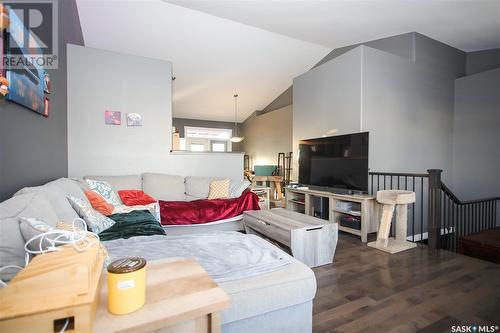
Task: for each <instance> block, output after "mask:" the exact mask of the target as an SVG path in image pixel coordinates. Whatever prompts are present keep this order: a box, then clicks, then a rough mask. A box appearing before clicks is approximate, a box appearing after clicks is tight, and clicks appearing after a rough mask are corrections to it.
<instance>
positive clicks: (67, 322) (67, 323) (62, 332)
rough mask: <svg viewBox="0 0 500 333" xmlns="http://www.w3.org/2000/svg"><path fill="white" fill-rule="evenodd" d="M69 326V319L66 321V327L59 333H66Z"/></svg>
mask: <svg viewBox="0 0 500 333" xmlns="http://www.w3.org/2000/svg"><path fill="white" fill-rule="evenodd" d="M68 325H69V318H68V319H66V322H65V323H64V326H63V328H62V329H61V330H60V331H59V333H64V332H65V331H66V329H67V328H68Z"/></svg>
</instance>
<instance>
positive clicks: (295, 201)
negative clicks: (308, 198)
mask: <svg viewBox="0 0 500 333" xmlns="http://www.w3.org/2000/svg"><path fill="white" fill-rule="evenodd" d="M288 201H289V202H292V203H294V204H297V205H305V204H306V203H305V202H304V201H299V200H294V199H288Z"/></svg>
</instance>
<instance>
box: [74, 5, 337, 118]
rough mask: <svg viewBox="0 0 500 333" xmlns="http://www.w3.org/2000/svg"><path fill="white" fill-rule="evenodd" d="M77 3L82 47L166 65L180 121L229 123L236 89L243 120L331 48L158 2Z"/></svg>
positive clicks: (174, 104)
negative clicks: (170, 66) (170, 72)
mask: <svg viewBox="0 0 500 333" xmlns="http://www.w3.org/2000/svg"><path fill="white" fill-rule="evenodd" d="M77 4H78V11H79V15H80V21H81V25H82V30H83V35H84V40H85V45H86V46H90V47H96V48H101V49H107V50H111V51H116V52H122V53H127V54H134V55H139V56H145V57H151V58H157V59H163V60H168V61H171V62H172V64H173V71H174V76H175V77H176V80H175V81H174V84H173V87H174V88H173V113H174V116H175V117H180V118H192V119H205V120H219V121H234V98H233V94H234V93H235V92H237V93H238V94H239V98H238V120H239V121H243V120H245V119H246V118H247V117H248V116H249V115H250V114H251V113H252V112H254V111H255V110H260V109H262V108H264V107H265V106H266V105H267V104H269V103H270V102H271V101H272V100H273V99H274V98H275V97H276V96H278V95H279V94H280V93H281V92H282V91H283V90H285V89H286V88H288V87H289V86H290V84H291V83H292V80H293V78H294V77H295V76H297V75H300V74H302V73H304V72H305V71H307V70H308V69H309V68H311V67H312V66H313V65H314V64H315V63H317V62H318V61H319V60H320V59H321V58H322V57H323V56H325V55H326V54H327V53H328V52H329V51H331V49H330V48H328V47H325V46H321V45H317V44H313V43H309V42H305V41H302V40H298V39H294V38H291V37H288V36H285V35H281V34H277V33H273V32H269V31H266V30H262V29H259V28H256V27H252V26H249V25H245V24H242V23H238V22H234V21H231V20H228V19H224V18H219V17H216V16H213V15H209V14H205V13H202V12H199V11H195V10H192V9H187V8H184V7H180V6H176V5H173V4H170V3H167V2H164V1H161V0H141V1H139V0H135V1H134V0H133V1H118V0H115V1H102V0H99V1H89V0H78V2H77ZM123 70H127V69H126V68H124V69H123Z"/></svg>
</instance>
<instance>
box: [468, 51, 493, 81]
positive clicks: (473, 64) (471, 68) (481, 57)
mask: <svg viewBox="0 0 500 333" xmlns="http://www.w3.org/2000/svg"><path fill="white" fill-rule="evenodd" d="M497 67H500V49H491V50H483V51H476V52H468V53H467V66H466V74H467V75H472V74H476V73H479V72H483V71H487V70H490V69H494V68H497Z"/></svg>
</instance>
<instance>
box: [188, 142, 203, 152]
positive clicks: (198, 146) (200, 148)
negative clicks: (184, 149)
mask: <svg viewBox="0 0 500 333" xmlns="http://www.w3.org/2000/svg"><path fill="white" fill-rule="evenodd" d="M189 148H190V149H189V150H191V151H205V145H202V144H199V143H192V144H191V146H190V147H189Z"/></svg>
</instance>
